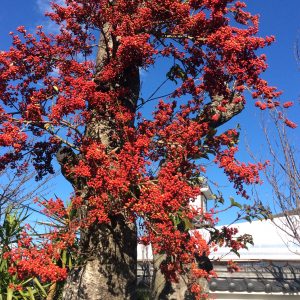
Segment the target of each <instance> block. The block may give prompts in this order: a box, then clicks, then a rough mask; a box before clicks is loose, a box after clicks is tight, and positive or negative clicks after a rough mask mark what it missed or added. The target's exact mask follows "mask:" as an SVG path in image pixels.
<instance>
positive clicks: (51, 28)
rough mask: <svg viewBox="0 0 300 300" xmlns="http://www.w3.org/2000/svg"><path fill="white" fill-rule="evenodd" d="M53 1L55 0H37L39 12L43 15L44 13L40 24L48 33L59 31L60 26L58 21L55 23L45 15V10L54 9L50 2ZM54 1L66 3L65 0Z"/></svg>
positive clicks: (61, 3)
mask: <svg viewBox="0 0 300 300" xmlns="http://www.w3.org/2000/svg"><path fill="white" fill-rule="evenodd" d="M51 2H53V1H52V0H36V5H37V9H38V12H39V13H40V14H41V15H43V17H42V18H41V21H40V22H39V24H38V25H42V26H43V28H44V31H46V32H48V33H54V34H56V33H58V32H59V26H58V25H57V24H56V23H54V22H53V21H51V20H50V19H49V18H48V17H47V18H45V17H44V14H45V12H49V11H52V8H51V4H50V3H51ZM54 2H55V3H57V4H59V5H64V4H65V1H64V0H54Z"/></svg>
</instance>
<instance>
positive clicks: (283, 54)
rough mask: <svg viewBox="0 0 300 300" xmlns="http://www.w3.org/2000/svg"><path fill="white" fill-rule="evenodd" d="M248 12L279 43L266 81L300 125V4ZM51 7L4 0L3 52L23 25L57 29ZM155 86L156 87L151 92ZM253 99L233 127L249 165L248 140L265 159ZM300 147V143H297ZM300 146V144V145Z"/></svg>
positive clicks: (60, 188) (255, 4) (258, 6)
mask: <svg viewBox="0 0 300 300" xmlns="http://www.w3.org/2000/svg"><path fill="white" fill-rule="evenodd" d="M245 2H246V3H247V5H248V9H249V10H250V12H252V13H257V14H259V15H260V16H261V18H260V35H261V36H265V35H275V37H276V42H275V43H274V44H273V45H272V46H270V47H268V48H266V49H264V51H263V52H264V53H266V54H267V57H268V64H269V69H268V71H267V72H266V73H265V75H264V78H265V79H267V80H268V81H269V82H270V84H271V85H274V86H277V87H278V88H279V89H280V90H282V91H284V94H283V95H282V97H281V98H282V100H284V101H287V100H293V101H295V102H296V103H297V104H296V106H295V108H294V110H293V111H292V112H291V113H290V116H291V119H292V120H293V121H296V122H297V123H298V124H300V117H299V113H298V112H299V107H300V106H299V95H300V84H299V83H300V70H299V68H300V61H298V62H297V60H296V58H295V49H296V45H297V42H298V44H299V48H300V1H299V0H289V1H282V0H251V1H250V0H248V1H245ZM47 6H48V0H27V1H24V0H1V11H0V24H1V26H0V36H1V42H0V49H1V50H4V49H7V48H8V47H9V45H10V37H9V36H8V32H10V31H15V28H16V27H17V26H19V25H25V26H26V27H27V28H28V30H32V31H33V30H34V28H35V26H36V25H40V24H42V25H44V26H45V27H46V28H48V29H49V30H51V29H53V28H52V27H51V24H50V23H49V21H47V20H45V19H44V18H43V14H42V11H43V10H44V9H45V8H46V7H47ZM153 74H154V75H155V74H156V73H155V72H151V73H150V74H148V75H145V76H143V77H142V78H143V91H142V93H143V95H144V96H145V97H146V96H147V95H149V94H150V93H151V90H153V88H154V87H155V86H157V84H158V81H157V77H156V76H153ZM151 86H152V87H153V88H152V89H151ZM250 102H253V101H252V100H250V99H249V105H248V107H247V109H246V110H245V111H244V112H243V113H242V114H241V115H239V116H238V117H237V118H235V119H234V120H233V121H232V122H231V125H232V126H235V124H236V123H240V124H241V127H242V136H241V149H242V151H241V154H240V158H241V159H245V160H246V161H248V160H250V158H249V156H248V154H247V152H246V151H245V149H243V144H244V140H245V138H244V137H245V136H247V140H248V142H249V143H250V145H251V147H252V149H253V152H255V153H256V154H257V155H258V156H262V155H264V152H263V151H262V145H263V139H262V135H261V134H260V130H261V129H260V124H259V122H260V121H259V120H260V117H261V113H260V111H259V110H258V109H257V108H255V107H254V103H250ZM292 135H293V137H294V139H298V141H299V129H297V130H295V131H294V132H292ZM295 144H297V142H295ZM298 144H300V143H298ZM209 174H210V177H211V178H212V179H213V180H214V181H216V182H218V183H219V184H220V185H221V186H226V188H224V189H223V190H224V194H225V196H227V197H228V196H229V195H235V192H234V190H233V188H232V187H231V185H230V184H229V183H228V182H227V181H226V180H225V178H224V176H222V174H221V172H219V171H216V168H214V170H210V171H209ZM55 184H56V188H55V190H56V194H57V195H59V196H61V197H64V198H66V197H67V195H68V193H69V191H70V188H69V187H68V185H67V183H66V185H62V184H60V183H58V181H57V182H56V183H55ZM261 193H262V195H264V194H265V196H264V197H266V198H268V197H270V196H271V192H270V190H269V188H268V187H267V186H264V187H263V188H262V189H261ZM230 217H231V216H229V215H228V214H227V215H224V216H222V222H225V223H226V222H229V221H230Z"/></svg>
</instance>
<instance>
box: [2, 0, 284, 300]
mask: <svg viewBox="0 0 300 300" xmlns="http://www.w3.org/2000/svg"><path fill="white" fill-rule="evenodd" d="M52 8H53V11H52V12H50V13H48V17H50V18H51V20H52V21H53V22H56V23H57V24H58V25H59V26H60V31H59V33H58V34H46V33H45V32H43V29H42V28H41V27H37V30H36V33H35V34H31V33H28V32H27V31H26V29H25V28H24V27H23V26H20V27H19V28H18V29H17V30H18V32H19V33H18V34H16V35H15V34H13V35H12V36H13V45H12V47H11V48H10V50H9V51H3V52H1V54H0V71H1V72H0V73H1V74H0V97H1V103H2V104H1V107H0V117H1V119H0V120H1V127H0V131H1V135H0V145H1V146H2V148H3V149H4V150H3V153H2V154H1V157H0V167H2V168H4V167H5V166H7V165H12V166H16V165H18V166H19V167H20V168H25V167H26V166H24V164H23V160H24V158H25V156H26V155H30V159H31V164H32V165H33V166H34V168H35V170H36V171H37V174H38V177H39V178H42V177H43V176H45V175H46V174H48V173H51V172H53V166H52V162H53V160H54V159H55V158H56V159H57V161H58V162H59V164H60V166H61V171H62V174H63V175H64V177H65V178H66V180H68V181H69V182H70V183H71V184H72V185H73V187H74V195H73V196H72V199H71V200H72V206H71V210H72V216H73V217H72V220H71V221H72V226H70V227H69V229H70V231H71V232H69V233H68V235H66V236H65V238H63V236H61V237H60V238H61V242H60V244H59V245H60V247H62V248H63V247H65V246H64V245H65V244H68V245H70V244H72V238H73V239H74V238H75V236H76V230H79V231H80V243H81V244H80V253H79V256H80V258H81V262H80V265H79V266H78V267H77V268H75V269H74V270H73V271H71V272H70V274H69V275H68V278H67V283H66V288H65V293H64V299H135V297H136V296H135V290H136V289H135V285H136V243H137V228H136V220H137V219H142V220H143V225H142V226H143V232H144V233H145V235H144V236H143V237H141V238H140V240H141V241H143V242H144V243H149V242H151V243H152V246H153V249H154V252H155V253H156V254H157V255H159V254H164V256H165V259H163V261H162V262H161V263H159V268H160V270H161V272H162V274H164V276H165V278H166V283H165V284H166V285H167V284H168V283H169V282H170V281H176V280H178V276H179V275H183V274H185V276H186V278H187V280H188V287H189V290H190V292H191V293H192V294H194V295H195V296H196V297H197V298H198V299H200V297H201V295H202V294H203V293H204V292H205V291H204V290H203V291H202V290H201V284H199V281H198V279H199V278H206V277H208V276H210V275H209V273H208V272H207V271H205V270H203V268H201V264H200V266H199V265H198V263H197V262H196V259H197V258H198V257H202V256H203V255H205V254H206V255H208V253H209V250H210V247H211V246H212V245H214V244H216V243H217V242H220V241H222V242H224V241H227V242H228V245H229V246H231V247H233V248H235V250H236V249H238V248H239V247H243V246H244V243H245V242H246V241H244V240H243V239H241V240H239V242H235V243H233V242H230V241H231V239H232V234H230V233H229V232H228V231H226V230H224V232H223V233H222V234H221V233H220V235H218V236H216V237H215V243H211V244H210V245H208V244H207V243H206V241H205V240H204V238H203V237H202V236H201V234H200V233H197V232H195V233H194V234H191V233H190V232H191V229H193V228H192V225H191V221H192V220H193V219H194V217H195V216H196V215H199V214H200V215H201V217H202V218H203V224H211V225H210V226H206V227H210V228H214V222H213V219H212V216H211V214H210V213H203V212H202V211H201V210H198V211H196V210H193V209H192V208H191V206H190V205H189V203H190V200H191V199H195V198H196V196H197V195H198V194H199V193H200V186H199V185H198V184H197V182H198V178H199V177H201V176H202V175H203V174H205V168H204V167H203V162H204V161H205V160H206V159H212V160H214V161H215V163H216V164H217V165H218V167H220V168H222V169H224V172H225V173H226V174H227V176H228V178H229V180H230V181H232V182H233V184H234V186H235V188H236V189H237V192H238V193H240V194H241V195H243V196H244V197H247V194H246V192H245V189H244V185H245V184H252V183H257V182H259V174H258V173H259V170H261V169H262V168H263V167H264V166H263V164H260V163H259V164H251V163H250V164H246V163H242V162H239V161H238V160H237V159H236V158H235V155H236V153H237V151H238V148H237V142H238V136H239V133H238V130H237V129H230V130H226V131H224V132H221V133H218V132H217V129H218V128H219V127H220V126H221V125H223V124H224V123H227V122H228V121H229V120H231V119H232V118H233V117H234V116H235V115H237V114H239V113H241V112H242V110H243V109H244V106H245V104H246V100H245V95H244V91H246V90H250V91H251V93H252V97H253V98H259V99H260V100H259V101H257V102H256V105H257V106H258V107H260V108H261V109H264V108H265V107H266V106H268V107H270V108H271V107H274V106H279V105H280V103H279V102H278V101H277V100H276V97H277V96H278V95H279V94H280V92H278V91H277V90H276V88H274V87H271V86H269V85H268V83H267V82H266V81H265V80H263V79H261V77H260V75H261V73H262V72H264V71H265V70H266V67H267V65H266V62H265V60H266V57H265V55H260V56H258V55H256V53H255V52H256V50H258V49H259V48H263V47H265V46H266V45H269V44H270V43H271V42H272V41H273V39H274V38H273V37H266V38H261V37H257V36H256V34H257V32H258V17H257V16H252V15H251V14H250V13H248V12H246V11H245V10H244V8H245V4H244V3H242V2H239V1H238V2H234V1H231V0H213V1H212V0H203V1H196V0H190V1H179V0H172V1H169V0H167V1H153V0H151V1H148V0H141V1H139V0H131V1H128V0H127V1H125V0H100V1H99V0H88V1H87V0H66V1H65V3H64V5H60V4H59V3H53V4H52ZM98 34H100V39H99V42H98V43H95V36H97V35H98ZM95 53H96V59H95ZM94 61H95V62H94ZM160 61H164V62H165V64H167V65H168V66H169V68H168V71H167V72H166V74H165V75H166V81H168V83H170V84H169V85H168V87H170V88H172V90H171V91H170V92H169V93H168V95H165V96H160V97H158V95H157V93H158V91H159V87H158V88H156V89H155V92H154V94H153V95H152V96H151V97H150V98H149V99H143V98H141V97H140V75H139V73H140V70H141V69H144V70H146V71H147V70H149V68H150V66H154V67H159V66H158V63H159V62H160ZM149 103H150V104H151V105H149ZM147 105H148V106H147ZM146 107H148V108H149V107H151V109H152V117H148V118H146V117H145V115H144V116H143V114H142V113H143V112H144V110H143V109H145V108H146ZM48 209H49V211H52V212H55V213H58V214H62V215H63V214H64V209H65V208H64V207H63V201H62V200H61V199H57V200H53V199H51V201H50V202H49V205H48ZM64 243H65V244H64ZM55 247H58V245H57V244H56V246H55ZM60 278H61V273H60ZM155 288H156V287H155ZM164 290H165V289H163V291H164ZM155 297H162V295H157V296H155Z"/></svg>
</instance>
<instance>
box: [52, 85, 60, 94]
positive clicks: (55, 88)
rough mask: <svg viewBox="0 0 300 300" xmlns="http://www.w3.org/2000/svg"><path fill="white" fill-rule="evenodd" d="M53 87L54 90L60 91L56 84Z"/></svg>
mask: <svg viewBox="0 0 300 300" xmlns="http://www.w3.org/2000/svg"><path fill="white" fill-rule="evenodd" d="M53 89H54V91H55V92H56V93H58V92H59V89H58V87H57V86H56V85H54V86H53Z"/></svg>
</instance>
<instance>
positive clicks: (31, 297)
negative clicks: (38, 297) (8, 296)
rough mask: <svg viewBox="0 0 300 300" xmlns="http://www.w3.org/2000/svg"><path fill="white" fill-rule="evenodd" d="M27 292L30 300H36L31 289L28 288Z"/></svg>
mask: <svg viewBox="0 0 300 300" xmlns="http://www.w3.org/2000/svg"><path fill="white" fill-rule="evenodd" d="M27 291H28V293H29V297H30V300H35V298H34V294H33V292H32V289H31V287H28V288H27Z"/></svg>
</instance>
